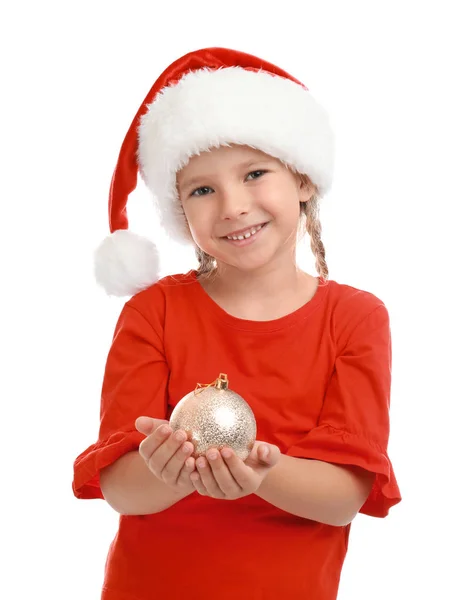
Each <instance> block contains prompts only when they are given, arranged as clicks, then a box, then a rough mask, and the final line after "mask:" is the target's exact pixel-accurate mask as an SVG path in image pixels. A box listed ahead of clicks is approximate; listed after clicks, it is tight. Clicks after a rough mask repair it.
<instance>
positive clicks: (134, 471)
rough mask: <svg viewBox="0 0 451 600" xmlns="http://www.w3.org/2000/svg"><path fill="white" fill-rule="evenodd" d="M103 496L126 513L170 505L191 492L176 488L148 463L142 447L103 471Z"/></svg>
mask: <svg viewBox="0 0 451 600" xmlns="http://www.w3.org/2000/svg"><path fill="white" fill-rule="evenodd" d="M100 488H101V490H102V494H103V497H104V498H105V500H106V501H107V502H108V504H109V505H110V506H111V507H112V508H114V510H115V511H117V512H118V513H120V514H122V515H147V514H153V513H158V512H161V511H162V510H165V509H166V508H169V507H170V506H172V505H173V504H175V503H176V502H178V501H179V500H182V498H185V497H186V496H188V495H189V494H190V493H191V492H185V493H181V492H176V491H173V490H172V489H171V488H170V487H168V486H167V485H166V484H165V483H163V482H162V481H160V480H159V479H158V478H157V477H155V475H153V473H151V471H149V469H148V468H147V467H146V465H145V463H144V460H143V459H142V457H141V456H140V454H139V452H138V451H134V452H129V453H127V454H124V456H121V458H119V459H118V460H117V461H116V462H114V463H113V464H111V465H109V466H108V467H106V468H105V469H102V470H101V472H100Z"/></svg>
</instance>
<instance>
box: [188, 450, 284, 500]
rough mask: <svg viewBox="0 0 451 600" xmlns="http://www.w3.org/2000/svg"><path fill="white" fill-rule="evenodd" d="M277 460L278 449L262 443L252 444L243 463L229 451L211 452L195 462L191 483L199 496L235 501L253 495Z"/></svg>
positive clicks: (278, 455)
mask: <svg viewBox="0 0 451 600" xmlns="http://www.w3.org/2000/svg"><path fill="white" fill-rule="evenodd" d="M265 451H266V454H265ZM279 458H280V450H279V448H277V446H273V445H272V444H267V443H266V442H258V441H257V442H255V444H254V446H253V448H252V451H251V453H250V455H249V456H248V458H247V459H246V460H245V461H242V460H241V459H240V458H238V456H237V455H236V454H235V452H233V450H232V449H230V448H224V449H222V450H221V451H220V452H219V451H218V450H214V449H211V450H209V451H208V452H207V457H200V458H198V459H197V460H196V469H197V470H196V472H194V473H192V474H191V481H192V482H193V485H194V487H195V488H196V490H197V491H198V492H199V494H201V495H202V496H210V497H211V498H218V499H222V500H236V499H237V498H243V497H244V496H248V495H249V494H253V493H254V492H256V491H257V490H258V488H259V487H260V485H261V483H262V481H263V480H264V478H265V477H266V475H267V474H268V473H269V471H270V470H271V469H272V468H273V467H274V466H275V465H276V464H277V463H278V462H279Z"/></svg>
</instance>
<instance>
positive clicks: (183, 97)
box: [95, 48, 334, 296]
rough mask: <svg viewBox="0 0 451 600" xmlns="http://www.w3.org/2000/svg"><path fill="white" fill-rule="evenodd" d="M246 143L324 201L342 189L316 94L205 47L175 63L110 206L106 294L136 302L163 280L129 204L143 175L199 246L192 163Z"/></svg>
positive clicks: (254, 61)
mask: <svg viewBox="0 0 451 600" xmlns="http://www.w3.org/2000/svg"><path fill="white" fill-rule="evenodd" d="M225 144H244V145H247V146H251V147H253V148H256V149H258V150H261V151H263V152H265V153H266V154H269V155H271V156H274V157H276V158H278V159H279V160H281V161H282V162H284V163H286V164H287V165H289V166H291V167H292V168H293V169H295V170H296V171H298V172H299V173H305V174H307V175H308V176H309V177H310V179H311V180H312V182H313V183H314V184H315V185H316V186H317V188H318V193H319V196H322V195H324V194H325V193H326V192H327V191H328V190H329V189H330V186H331V184H332V176H333V163H334V135H333V131H332V128H331V125H330V123H329V117H328V115H327V113H326V111H325V110H324V108H322V107H321V106H320V104H319V103H318V102H317V101H316V100H315V99H314V98H313V97H312V95H311V94H310V92H309V91H308V89H307V88H306V86H305V85H304V84H303V83H301V82H300V81H298V80H297V79H295V78H294V77H293V76H291V75H290V74H288V73H287V72H286V71H283V70H282V69H280V68H279V67H276V66H275V65H272V64H271V63H269V62H266V61H264V60H262V59H260V58H257V57H255V56H252V55H250V54H245V53H243V52H239V51H236V50H229V49H227V48H205V49H202V50H197V51H195V52H190V53H189V54H186V55H185V56H182V57H181V58H179V59H178V60H176V61H175V62H173V63H172V64H171V65H170V66H169V67H168V68H167V69H166V70H165V71H164V72H163V73H162V74H161V75H160V77H159V78H158V79H157V81H156V82H155V83H154V85H153V86H152V89H151V90H150V92H149V93H148V94H147V96H146V98H145V99H144V101H143V103H142V104H141V106H140V108H139V110H138V112H137V113H136V115H135V118H134V119H133V121H132V124H131V126H130V128H129V130H128V132H127V135H126V136H125V139H124V142H123V144H122V147H121V150H120V153H119V158H118V161H117V165H116V169H115V171H114V175H113V179H112V182H111V188H110V197H109V222H110V231H111V235H109V236H108V237H107V238H106V239H105V240H104V241H103V242H102V244H101V245H100V247H99V248H98V249H97V251H96V256H95V275H96V279H97V281H98V283H99V284H100V285H101V286H102V287H104V289H105V290H106V292H107V293H108V294H111V295H115V296H128V295H133V294H135V293H137V292H139V291H140V290H142V289H144V288H146V287H149V286H150V285H152V284H153V283H154V282H155V281H157V279H158V269H159V260H158V251H157V248H156V246H155V245H154V244H153V243H152V242H151V241H150V240H148V239H146V238H143V237H142V236H138V235H136V234H134V233H131V232H129V231H128V218H127V200H128V196H129V194H130V193H131V192H132V191H133V190H134V189H135V187H136V184H137V176H138V171H139V173H140V174H141V176H142V178H143V180H144V182H145V183H146V185H147V187H148V188H149V190H150V191H151V192H152V195H153V197H154V199H155V201H156V203H157V206H158V210H159V214H160V218H161V224H162V226H163V227H164V228H165V230H166V231H167V233H168V234H169V235H170V236H171V237H172V238H173V239H175V240H177V241H182V242H187V243H192V241H191V238H190V237H189V235H188V229H187V227H186V221H185V218H184V214H183V210H182V206H181V203H180V201H179V199H178V194H177V189H176V173H177V171H179V170H180V169H181V168H183V167H184V166H185V165H186V164H187V163H188V161H189V159H190V157H191V156H193V155H195V154H199V153H200V152H203V151H206V150H208V149H210V148H213V147H219V146H221V145H225Z"/></svg>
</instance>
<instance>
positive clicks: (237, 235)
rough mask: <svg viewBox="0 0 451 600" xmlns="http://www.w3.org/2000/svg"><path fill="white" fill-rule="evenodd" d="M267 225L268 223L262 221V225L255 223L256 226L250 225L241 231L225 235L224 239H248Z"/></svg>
mask: <svg viewBox="0 0 451 600" xmlns="http://www.w3.org/2000/svg"><path fill="white" fill-rule="evenodd" d="M265 225H267V223H261V224H260V225H255V226H254V227H249V228H248V229H243V230H242V231H241V232H240V233H234V234H232V235H224V236H223V239H225V240H234V241H240V240H246V239H248V238H250V237H252V236H254V235H255V234H256V233H258V232H259V231H260V229H262V228H263V227H264V226H265Z"/></svg>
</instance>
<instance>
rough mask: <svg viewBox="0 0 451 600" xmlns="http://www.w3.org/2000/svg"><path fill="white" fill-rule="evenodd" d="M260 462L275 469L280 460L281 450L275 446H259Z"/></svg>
mask: <svg viewBox="0 0 451 600" xmlns="http://www.w3.org/2000/svg"><path fill="white" fill-rule="evenodd" d="M257 456H258V459H259V461H260V462H261V463H262V464H264V465H265V466H267V467H274V466H275V465H276V464H277V463H278V462H279V458H280V450H279V448H278V447H277V446H274V445H273V444H259V446H258V449H257Z"/></svg>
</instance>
